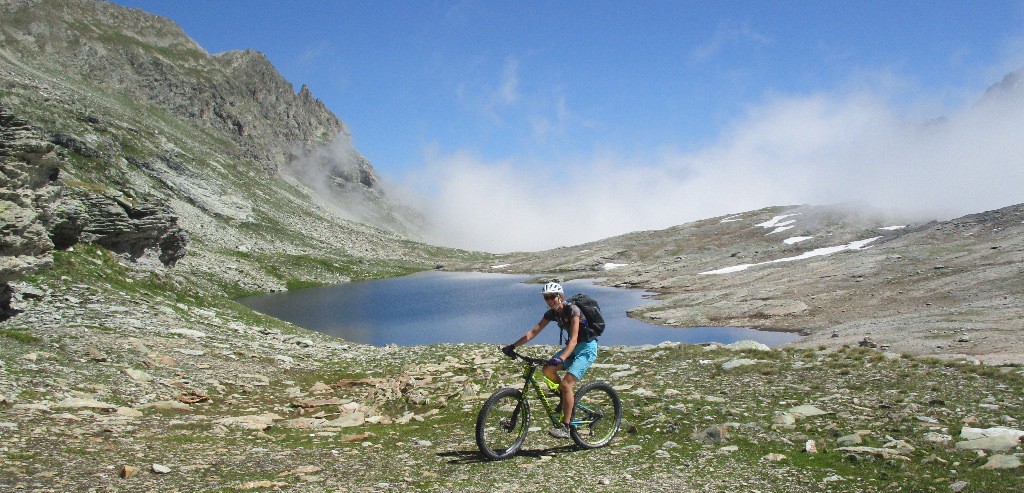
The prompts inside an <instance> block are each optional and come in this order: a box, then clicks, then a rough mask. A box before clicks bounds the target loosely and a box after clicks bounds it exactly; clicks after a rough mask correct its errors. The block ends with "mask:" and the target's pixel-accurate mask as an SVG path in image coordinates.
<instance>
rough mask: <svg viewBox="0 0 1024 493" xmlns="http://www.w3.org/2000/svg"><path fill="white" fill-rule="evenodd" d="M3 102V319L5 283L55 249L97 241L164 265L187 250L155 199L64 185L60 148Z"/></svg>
mask: <svg viewBox="0 0 1024 493" xmlns="http://www.w3.org/2000/svg"><path fill="white" fill-rule="evenodd" d="M41 133H42V132H41V131H40V130H39V129H37V128H33V127H32V126H31V125H29V123H28V122H27V121H25V120H23V119H20V118H18V117H17V116H15V115H14V114H12V113H11V112H10V110H8V109H7V108H5V107H4V106H2V105H0V199H2V203H0V317H3V318H6V317H8V316H10V314H11V313H13V310H12V309H11V305H10V301H11V299H12V297H13V296H14V294H15V293H14V289H13V288H12V287H11V285H10V283H11V281H13V280H16V279H18V278H19V277H22V276H24V275H26V274H30V273H32V272H34V271H36V270H37V269H39V268H44V267H47V266H49V265H50V264H51V263H52V261H53V257H52V252H53V250H54V248H58V249H66V248H69V247H71V246H73V245H75V244H76V243H79V242H87V243H96V244H99V245H102V246H104V247H106V248H108V249H110V250H112V251H115V252H118V253H123V254H125V255H126V256H128V257H129V258H131V259H138V258H140V257H142V256H143V255H145V254H146V253H147V252H148V251H154V252H158V253H157V256H158V258H159V260H160V262H162V263H163V264H164V265H174V263H175V262H177V261H178V260H179V259H180V258H182V257H183V256H184V255H185V250H186V247H187V245H188V239H189V238H188V233H187V232H185V230H183V229H182V228H181V227H180V226H178V224H177V221H178V218H177V216H175V215H174V213H173V211H172V210H171V209H170V208H169V207H167V206H166V205H165V204H163V203H161V202H159V201H155V200H149V201H146V200H134V199H131V198H129V197H125V196H123V194H117V195H111V194H109V193H108V194H104V193H97V192H93V191H88V190H79V189H74V188H71V187H67V186H65V185H64V184H63V183H62V181H61V179H60V169H61V160H60V157H59V155H58V153H56V152H55V150H56V149H57V146H56V145H55V144H53V143H51V142H47V141H45V140H43V139H42V135H41Z"/></svg>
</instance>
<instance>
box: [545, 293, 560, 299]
mask: <svg viewBox="0 0 1024 493" xmlns="http://www.w3.org/2000/svg"><path fill="white" fill-rule="evenodd" d="M557 297H558V295H557V294H546V295H544V299H545V300H553V299H555V298H557Z"/></svg>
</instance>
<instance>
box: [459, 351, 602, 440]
mask: <svg viewBox="0 0 1024 493" xmlns="http://www.w3.org/2000/svg"><path fill="white" fill-rule="evenodd" d="M514 355H515V357H517V358H519V359H522V360H523V361H525V362H526V365H525V368H524V372H523V388H522V389H521V390H520V389H516V388H511V387H508V388H504V389H501V390H499V391H497V392H495V393H494V394H492V395H491V396H490V397H489V398H488V399H487V401H485V402H484V404H483V406H482V407H481V408H480V413H479V414H478V416H477V421H476V443H477V446H478V447H479V448H480V451H481V452H483V454H484V455H485V456H486V457H487V458H488V459H491V460H503V459H507V458H509V457H512V456H513V455H515V453H516V452H517V451H519V449H520V448H521V447H522V446H523V443H524V442H525V441H526V434H527V433H528V432H529V428H530V427H529V421H530V402H529V400H527V396H528V395H529V391H528V388H529V387H532V388H533V390H534V393H535V394H536V395H537V397H538V398H539V399H540V401H541V404H542V405H543V407H544V411H545V412H546V414H547V415H548V418H549V419H550V420H551V423H552V424H553V425H559V424H561V422H562V418H563V413H560V412H559V413H556V412H555V406H554V405H552V399H550V398H549V397H548V395H547V393H546V392H545V391H544V387H548V388H549V389H551V388H552V386H555V388H557V386H558V384H555V383H554V382H551V381H550V380H549V379H548V378H547V377H545V376H544V375H543V374H540V373H539V372H538V371H537V370H538V368H539V367H541V366H542V365H543V364H544V363H546V362H547V360H544V359H538V358H530V357H526V356H523V355H521V354H518V353H514ZM538 377H539V378H538ZM541 382H544V387H542V386H541ZM575 398H576V399H575V403H576V404H575V406H574V407H573V410H572V413H573V414H572V421H571V422H570V427H569V436H571V437H572V439H573V441H574V442H576V445H577V446H579V447H581V448H588V449H589V448H598V447H603V446H605V445H607V444H608V443H610V442H611V440H612V439H613V438H614V437H615V434H616V433H617V432H618V430H619V426H620V424H621V422H622V402H621V400H620V399H619V396H618V394H617V393H616V392H615V389H613V388H612V386H611V385H609V384H607V383H605V382H591V383H588V384H586V385H583V386H582V387H580V388H579V389H578V390H577V391H576V395H575Z"/></svg>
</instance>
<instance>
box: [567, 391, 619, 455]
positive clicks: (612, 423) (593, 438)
mask: <svg viewBox="0 0 1024 493" xmlns="http://www.w3.org/2000/svg"><path fill="white" fill-rule="evenodd" d="M621 422H622V402H621V401H620V400H619V394H617V393H615V389H613V388H612V386H611V385H609V384H607V383H605V382H591V383H588V384H586V385H584V386H583V388H581V389H579V390H578V391H576V405H575V406H574V407H573V413H572V424H573V426H571V427H570V428H569V434H570V435H571V436H572V439H573V441H574V442H576V445H579V446H580V447H582V448H599V447H603V446H605V445H608V443H609V442H611V441H612V438H614V437H615V433H617V432H618V431H619V425H620V423H621Z"/></svg>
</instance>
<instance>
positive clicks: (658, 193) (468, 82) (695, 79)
mask: <svg viewBox="0 0 1024 493" xmlns="http://www.w3.org/2000/svg"><path fill="white" fill-rule="evenodd" d="M116 3H119V4H122V5H126V6H131V7H138V8H142V9H144V10H146V11H149V12H152V13H155V14H158V15H163V16H165V17H168V18H170V19H172V20H174V21H175V22H177V23H178V24H180V25H181V26H182V28H183V29H184V30H185V32H186V33H187V34H188V35H189V36H190V37H192V38H193V39H195V40H196V41H197V42H198V43H199V44H200V45H201V46H202V47H203V48H204V49H206V50H207V51H208V52H210V53H219V52H222V51H227V50H237V49H248V48H251V49H255V50H258V51H261V52H263V53H265V54H266V55H267V56H268V58H269V59H270V60H271V62H272V63H273V64H274V66H275V67H277V69H278V70H279V71H280V72H281V73H282V74H283V75H284V77H285V78H286V79H288V80H289V81H290V82H292V83H293V84H294V85H295V87H296V90H297V89H298V88H299V87H300V86H301V85H302V84H306V85H308V86H309V87H310V89H311V90H312V91H313V94H314V95H315V96H316V97H318V98H319V99H321V100H322V101H323V102H324V103H325V104H326V105H327V107H328V108H330V109H331V110H332V111H333V112H334V113H335V114H337V115H338V116H339V117H340V118H341V119H342V120H343V121H344V122H346V124H347V125H348V127H349V129H350V131H351V133H352V137H353V143H354V145H355V147H356V149H357V150H359V151H360V152H361V153H362V154H363V155H364V156H366V157H367V158H368V159H369V160H370V161H371V162H372V163H373V165H374V166H375V168H376V169H377V170H378V172H379V173H380V174H381V175H382V176H383V177H384V178H385V179H386V180H388V181H389V182H391V183H394V184H395V186H396V188H402V189H405V190H411V191H412V193H415V194H419V195H420V196H422V195H423V194H426V197H427V198H426V200H425V202H427V203H429V204H431V206H432V207H434V208H436V209H437V210H436V211H434V214H435V216H436V221H437V222H438V223H439V227H438V232H437V239H438V241H441V242H444V243H448V244H454V245H457V246H464V247H470V248H482V249H487V250H491V251H502V250H511V249H537V248H545V247H549V246H555V245H563V244H574V243H579V242H581V241H585V240H591V239H595V238H596V237H603V236H607V235H610V234H618V233H624V232H627V231H631V230H635V229H649V228H655V227H668V226H671V225H674V224H679V223H682V222H686V221H689V220H695V219H701V218H704V217H709V216H710V215H716V214H725V213H729V212H736V211H741V210H745V208H757V207H762V206H767V205H779V204H777V203H775V201H783V202H782V203H821V202H827V201H829V200H830V199H837V200H857V199H864V200H866V201H868V202H870V203H872V204H874V205H879V206H884V207H900V208H903V209H912V210H915V211H923V210H929V211H930V210H932V209H933V208H931V205H932V204H933V202H932V201H933V200H934V201H935V202H936V203H942V202H946V203H947V208H948V202H950V201H951V200H950V197H946V199H945V200H940V199H939V198H938V197H933V196H934V195H936V194H934V193H926V194H925V195H926V197H922V198H921V200H918V201H916V202H915V201H910V202H907V201H906V197H902V198H899V200H897V197H898V196H899V195H901V194H900V193H898V191H895V189H893V190H890V191H888V192H886V194H881V193H879V196H878V197H875V196H873V195H872V193H865V192H866V191H869V190H870V189H871V187H872V185H873V184H875V183H876V182H880V181H881V182H884V181H887V180H888V181H891V178H889V179H887V178H885V177H884V176H878V174H879V173H881V174H883V175H884V174H885V170H886V168H880V167H878V166H874V165H872V166H867V167H868V168H871V170H870V173H875V174H874V175H871V174H870V173H869V172H867V171H866V172H864V173H863V174H855V175H856V176H845V174H847V173H848V172H849V171H850V169H851V168H860V167H861V166H860V164H861V163H862V162H863V161H864V160H868V159H870V160H872V162H879V161H881V162H888V163H889V164H890V165H893V166H897V167H899V166H901V164H900V163H901V162H906V161H914V162H918V161H921V159H920V156H916V157H914V156H911V157H909V158H908V156H906V155H903V154H904V153H905V151H895V154H894V151H893V149H899V148H901V147H902V145H901V143H900V142H894V141H887V139H889V137H890V136H891V134H892V133H893V132H892V131H891V128H895V127H900V128H903V125H913V124H915V123H923V122H927V121H929V120H931V119H934V118H937V117H942V116H945V117H950V116H954V117H955V115H958V114H962V113H964V112H968V111H969V110H970V108H971V106H972V105H973V104H974V102H975V101H977V100H978V99H979V98H980V97H981V94H982V93H983V92H984V90H985V89H986V88H987V87H988V86H989V85H991V84H992V83H994V82H997V81H999V80H1000V79H1001V78H1002V77H1003V76H1004V75H1005V74H1007V73H1009V72H1012V71H1014V70H1017V69H1020V68H1021V67H1022V66H1024V1H1021V0H1017V1H1002V2H1000V1H980V2H962V1H958V2H952V1H927V2H916V1H899V2H892V1H880V2H874V1H846V2H838V1H806V2H789V1H772V2H734V1H716V2H682V1H666V2H660V1H648V2H600V1H587V2H571V1H570V2H564V1H563V2H475V1H466V2H433V1H373V2H370V1H366V2H311V1H288V2H285V1H280V2H276V1H275V2H271V1H257V2H233V1H210V0H204V1H176V2H169V1H155V0H118V1H117V2H116ZM1017 113H1019V111H1017V112H1014V113H1012V114H1011V115H1010V116H1009V117H1010V118H1011V119H1012V118H1016V117H1017V116H1018V115H1017ZM781 115H786V117H785V119H780V118H782V116H781ZM1003 116H1005V115H1003ZM1001 117H1002V116H1001ZM1001 117H1000V118H1001ZM965 118H966V117H965ZM997 119H998V118H997ZM1012 121H1014V122H1015V121H1016V120H1012ZM887 126H893V127H887ZM879 128H890V131H886V132H884V133H880V134H879V135H872V136H868V137H863V139H864V140H861V139H860V138H855V137H852V136H853V135H856V134H857V132H860V134H872V133H878V132H877V129H879ZM773 129H776V130H777V132H778V133H777V134H774V133H773V132H775V131H776V130H773ZM858 129H859V130H858ZM817 133H820V134H821V135H816V136H815V134H817ZM791 134H795V135H791ZM807 134H810V136H809V135H807ZM787 136H788V137H787ZM905 137H906V138H908V139H911V144H910V147H911V148H915V147H914V146H917V147H916V148H920V149H927V148H928V147H929V145H928V144H927V142H928V141H929V139H931V140H934V139H936V138H938V137H936V136H922V135H907V136H905ZM946 137H947V138H948V137H949V136H946ZM963 139H964V140H965V141H966V140H968V139H967V138H966V136H964V137H963ZM972 145H973V144H972ZM876 147H877V149H876ZM836 148H847V149H851V150H856V152H854V153H855V154H856V153H857V152H860V151H859V150H860V149H865V148H867V149H874V150H873V151H871V153H870V154H862V155H859V156H854V157H852V158H851V157H850V156H847V155H846V154H843V155H842V156H839V157H840V158H841V159H838V160H837V159H836V158H837V156H836V155H834V153H835V149H836ZM991 150H992V149H990V148H987V149H981V150H979V151H978V152H972V153H969V157H968V159H974V156H976V155H978V154H979V153H980V154H982V155H983V156H984V157H978V159H990V160H991V159H992V158H991V155H992V154H993V153H992V152H989V151H991ZM1016 152H1017V149H1016V148H1014V149H1011V150H1008V151H1006V152H998V153H994V154H996V155H997V156H999V155H1002V156H1016V154H1015V153H1016ZM773 156H774V157H773ZM779 156H781V157H779ZM901 159H902V160H904V161H900V160H901ZM764 161H767V163H765V162H764ZM837 161H838V162H837ZM995 161H996V162H994V163H990V162H985V163H980V164H979V163H975V165H981V166H989V165H990V166H992V167H993V173H992V176H998V171H999V168H1000V167H1001V166H1004V165H1005V160H1001V159H995ZM948 166H949V167H950V168H951V169H949V170H948V171H949V172H950V173H951V174H955V173H956V172H958V171H961V170H958V169H956V167H957V166H959V165H958V164H956V163H949V165H948ZM820 167H824V168H825V170H824V171H820V170H819V172H814V171H813V170H817V169H818V168H820ZM927 167H928V166H923V167H922V168H921V171H915V170H917V168H909V167H908V168H907V169H906V173H905V174H909V175H911V176H909V177H908V179H918V178H920V179H923V178H926V177H928V176H929V175H931V173H925V172H924V169H925V168H927ZM808 170H811V171H812V172H810V173H808ZM725 173H728V174H731V175H732V176H737V175H740V176H757V179H756V180H755V179H753V178H750V179H746V180H740V181H741V183H739V184H738V186H737V189H736V190H734V191H733V192H730V191H729V190H723V189H719V190H717V194H716V196H710V195H708V196H704V195H702V193H703V194H709V192H708V191H707V187H708V186H718V187H720V188H721V187H726V186H727V185H726V183H727V182H725V181H723V180H725V179H726V177H725V176H722V177H720V178H719V179H716V180H707V177H708V176H710V175H714V174H725ZM818 175H821V176H818ZM837 175H838V176H844V178H843V180H844V181H847V182H848V181H849V180H853V181H854V182H863V183H862V184H861V187H862V188H860V189H858V188H856V187H854V188H852V189H851V188H849V187H846V186H845V185H848V184H849V183H846V184H844V183H834V182H833V183H830V182H829V181H828V180H829V177H830V176H831V177H832V178H835V177H836V176H837ZM986 176H988V175H986ZM702 177H703V178H704V180H703V181H702ZM773 177H774V178H773ZM1013 178H1014V179H1016V176H1014V177H1013ZM590 181H593V183H588V187H589V188H588V187H583V186H582V185H581V183H582V182H590ZM908 183H909V182H908ZM1017 185H1024V184H1022V183H1017ZM978 187H979V189H980V190H984V184H983V183H979V184H978ZM766 190H767V191H769V192H770V193H758V191H760V192H764V191H766ZM971 190H975V189H974V188H971ZM598 193H602V194H606V195H602V196H601V197H608V196H614V197H615V198H614V199H608V200H605V199H601V200H602V203H601V204H592V203H591V202H593V201H596V200H597V199H591V198H584V197H586V196H587V195H593V194H598ZM730 193H735V194H742V195H740V196H739V197H734V198H732V199H730V200H725V199H723V198H722V197H720V196H717V195H721V194H730ZM1014 193H1016V192H1012V191H1010V190H1009V189H1007V190H1002V189H1000V190H997V191H996V193H995V194H994V195H993V194H991V193H989V194H988V195H993V196H992V198H991V201H992V202H993V203H992V204H986V203H978V204H975V203H973V202H971V201H968V200H966V199H964V198H954V200H953V202H956V203H960V204H962V207H961V209H965V210H966V211H967V212H974V211H972V210H970V208H971V207H997V206H1001V205H1009V203H1010V202H1013V203H1015V202H1014V201H1016V202H1024V198H1020V200H1016V198H1015V197H1014V196H1013V194H1014ZM680 195H686V196H688V197H690V198H689V199H686V200H683V199H680V198H679V196H680ZM903 195H905V194H903ZM894 196H897V197H894ZM1000 200H1002V201H1007V200H1009V201H1010V202H1008V203H1005V204H1001V205H1000V204H998V203H996V202H998V201H1000ZM968 202H971V203H968ZM645 204H646V205H645ZM551 207H557V208H558V209H559V210H562V211H566V212H569V211H580V212H581V213H583V214H585V215H586V216H587V217H589V218H591V219H590V220H589V221H585V224H584V226H583V227H582V229H584V230H585V232H581V233H579V234H577V235H575V236H573V237H572V238H564V237H557V236H558V235H551V234H550V231H551V228H553V227H555V226H556V225H557V222H555V221H553V220H552V219H551V218H550V217H545V216H546V215H547V216H550V214H548V213H547V211H548V209H550V208H551ZM959 212H960V211H959V210H956V211H952V210H937V209H936V210H935V213H936V214H939V213H944V214H955V213H959ZM498 215H503V216H504V217H506V220H505V221H504V225H502V226H500V227H499V226H498V225H495V224H492V223H494V222H495V221H494V217H495V216H498ZM441 223H444V224H441ZM552 236H556V237H552Z"/></svg>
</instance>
